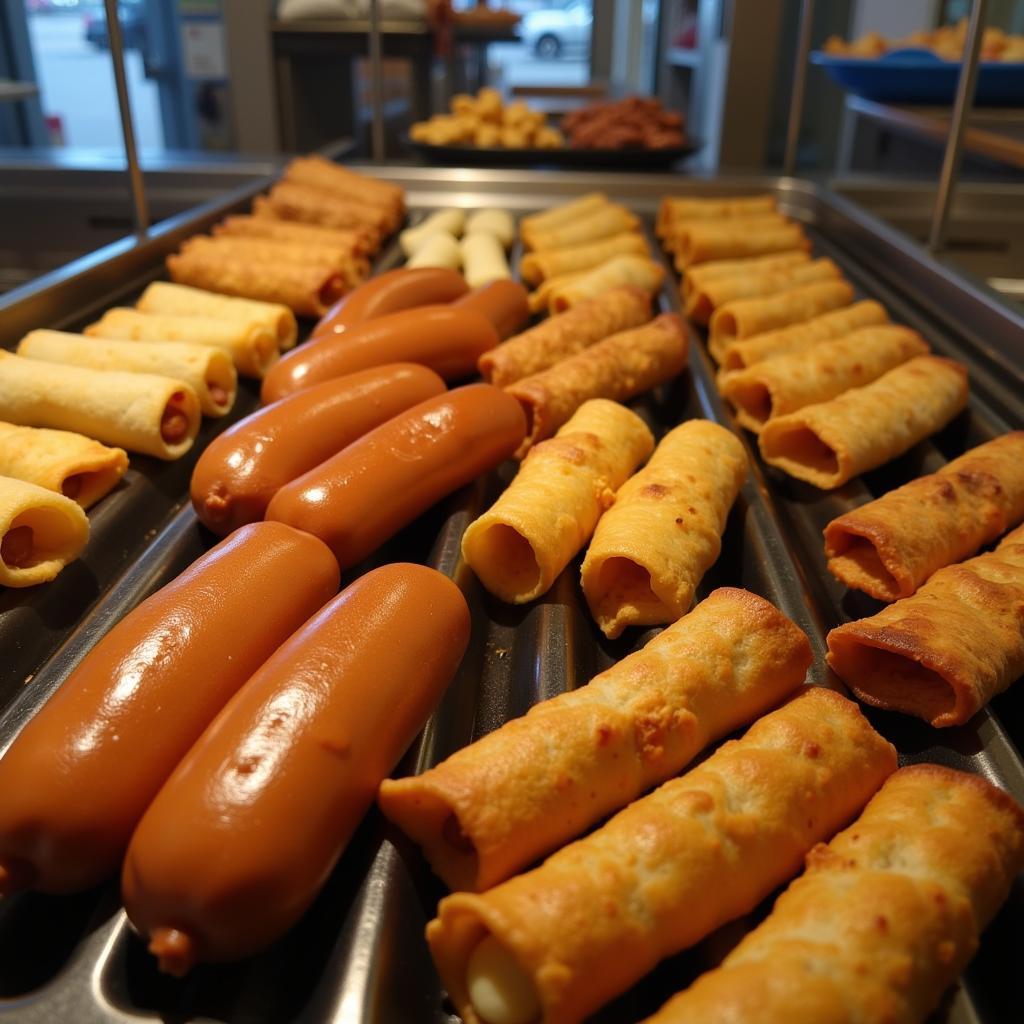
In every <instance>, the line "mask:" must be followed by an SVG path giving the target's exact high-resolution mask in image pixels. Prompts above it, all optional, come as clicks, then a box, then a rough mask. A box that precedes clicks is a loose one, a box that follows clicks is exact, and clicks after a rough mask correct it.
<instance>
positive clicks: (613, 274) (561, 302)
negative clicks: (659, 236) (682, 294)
mask: <svg viewBox="0 0 1024 1024" xmlns="http://www.w3.org/2000/svg"><path fill="white" fill-rule="evenodd" d="M664 280H665V268H664V267H663V266H662V265H661V264H660V263H655V262H654V260H652V259H649V258H648V257H646V256H616V257H615V258H614V259H610V260H608V261H607V262H606V263H602V264H601V265H600V266H598V267H594V269H593V270H588V271H587V272H586V273H585V274H583V275H581V276H580V277H577V278H574V279H573V280H571V281H569V282H568V283H567V284H566V285H564V286H563V287H560V288H555V289H553V290H552V291H551V292H550V294H549V295H548V310H549V312H551V313H564V312H565V311H566V310H567V309H571V308H572V307H573V306H575V305H577V304H578V303H580V302H583V300H584V299H592V298H594V297H595V296H597V295H604V293H605V292H607V291H610V290H611V289H612V288H621V287H622V286H623V285H629V286H630V287H632V288H639V289H640V290H641V291H644V292H646V293H647V294H648V295H653V294H654V293H655V292H656V291H657V290H658V289H659V288H660V287H661V283H662V281H664Z"/></svg>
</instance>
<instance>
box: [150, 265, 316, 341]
mask: <svg viewBox="0 0 1024 1024" xmlns="http://www.w3.org/2000/svg"><path fill="white" fill-rule="evenodd" d="M135 308H136V309H137V310H139V311H140V312H142V313H157V314H160V315H164V316H206V317H211V318H212V319H214V320H231V321H234V322H236V323H237V322H239V321H240V322H242V323H245V324H250V325H254V324H259V325H261V326H263V327H266V328H267V329H268V330H269V331H270V332H271V333H272V334H273V335H274V337H275V338H277V341H278V344H279V345H280V346H281V348H291V347H292V346H293V345H294V344H295V339H296V338H297V337H298V334H299V328H298V325H297V324H296V323H295V314H294V313H293V312H292V311H291V310H290V309H289V308H288V307H287V306H286V305H285V304H284V303H281V302H259V301H257V300H255V299H241V298H237V297H235V296H228V295H216V294H214V293H213V292H208V291H205V290H204V289H202V288H189V287H188V286H187V285H180V284H169V283H168V282H166V281H154V282H153V283H152V284H151V285H149V286H148V287H147V288H146V290H145V291H144V292H143V293H142V295H141V297H140V298H139V301H138V302H136V303H135Z"/></svg>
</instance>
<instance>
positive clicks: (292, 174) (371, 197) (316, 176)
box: [284, 153, 405, 228]
mask: <svg viewBox="0 0 1024 1024" xmlns="http://www.w3.org/2000/svg"><path fill="white" fill-rule="evenodd" d="M284 177H285V180H286V181H288V182H291V183H293V184H296V185H307V186H309V187H311V188H316V189H322V190H324V191H326V192H330V193H333V194H334V195H337V196H339V197H340V198H344V199H347V200H348V201H350V202H356V203H369V204H370V205H371V206H377V207H382V208H383V209H384V210H385V211H387V213H388V223H389V224H390V226H391V227H392V228H393V227H394V226H395V225H396V224H397V223H398V222H399V221H400V220H401V218H402V217H403V216H404V215H405V189H403V188H402V187H401V185H395V184H392V183H391V182H389V181H381V180H380V179H379V178H373V177H371V176H370V175H368V174H360V173H359V172H358V171H353V170H352V169H351V168H348V167H342V166H341V164H336V163H334V161H333V160H328V159H326V158H325V157H322V156H317V155H316V154H315V153H314V154H310V155H309V156H297V157H295V158H294V159H293V160H292V161H291V162H290V163H289V164H288V166H287V167H286V168H285V172H284Z"/></svg>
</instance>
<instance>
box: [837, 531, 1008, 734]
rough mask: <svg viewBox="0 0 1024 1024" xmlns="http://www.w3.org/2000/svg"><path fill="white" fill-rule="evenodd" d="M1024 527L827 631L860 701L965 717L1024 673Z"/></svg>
mask: <svg viewBox="0 0 1024 1024" xmlns="http://www.w3.org/2000/svg"><path fill="white" fill-rule="evenodd" d="M1022 622H1024V526H1018V527H1017V528H1016V529H1015V530H1014V531H1013V532H1012V533H1008V534H1007V535H1006V536H1005V537H1004V538H1003V540H1002V542H1001V543H1000V544H999V546H998V547H997V548H996V549H995V550H994V551H989V552H987V553H986V554H984V555H978V556H977V557H976V558H971V559H969V560H968V561H966V562H961V563H959V564H958V565H948V566H946V567H945V568H944V569H939V570H938V572H936V573H934V574H933V575H932V577H931V579H929V580H928V582H927V583H925V584H923V585H922V586H921V587H920V588H919V589H918V590H917V592H916V593H915V594H913V595H912V596H911V597H904V598H902V599H901V600H899V601H897V602H896V603H895V604H891V605H889V606H888V607H886V608H883V609H882V610H881V611H880V612H879V613H878V614H877V615H872V616H871V617H870V618H867V619H860V620H859V621H857V622H847V623H845V624H844V625H842V626H838V627H837V628H836V629H833V630H832V631H831V632H830V633H829V635H828V663H829V665H831V666H832V668H833V669H834V670H835V672H836V675H838V676H839V678H840V679H842V680H843V682H845V683H846V684H847V685H848V686H849V687H850V689H851V690H853V692H854V693H855V694H856V695H857V696H858V697H859V698H860V699H861V700H863V701H865V702H866V703H868V704H873V705H875V707H881V708H887V709H889V710H891V711H902V712H904V713H905V714H908V715H916V716H917V717H918V718H923V719H924V720H925V721H926V722H930V723H931V724H932V725H933V726H935V727H936V728H942V727H944V726H948V725H962V724H963V723H964V722H966V721H967V720H968V719H969V718H970V717H971V715H973V714H974V713H975V712H976V711H977V710H978V709H979V708H981V707H984V706H985V705H986V704H987V703H988V702H989V701H990V700H991V699H992V698H993V697H994V696H995V695H996V694H997V693H1001V692H1002V691H1003V690H1005V689H1006V688H1007V687H1008V686H1010V685H1011V684H1012V683H1013V682H1014V681H1015V680H1016V679H1018V678H1019V677H1020V676H1021V675H1024V629H1021V623H1022Z"/></svg>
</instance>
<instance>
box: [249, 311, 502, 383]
mask: <svg viewBox="0 0 1024 1024" xmlns="http://www.w3.org/2000/svg"><path fill="white" fill-rule="evenodd" d="M499 340H500V339H499V338H498V332H497V331H496V330H495V329H494V326H493V325H492V324H491V322H490V320H488V319H487V317H486V316H484V314H483V313H479V312H477V311H476V310H474V309H454V308H453V307H451V306H422V307H420V308H418V309H407V310H403V311H402V312H401V313H389V314H388V315H387V316H381V317H376V318H374V319H373V320H371V321H369V322H368V323H365V324H362V325H360V326H358V327H353V328H352V329H351V330H349V331H347V332H346V333H345V334H344V335H342V336H340V337H329V338H315V339H313V340H312V341H309V342H307V343H306V344H305V345H302V346H300V347H299V348H297V349H296V350H295V351H294V352H289V353H288V355H286V356H285V357H284V358H283V359H280V360H278V362H276V363H275V364H274V365H273V366H272V367H271V368H270V370H269V371H268V372H267V375H266V376H265V377H264V378H263V387H262V389H261V392H260V394H261V395H262V398H263V401H264V402H276V401H277V400H278V399H279V398H283V397H284V396H285V395H290V394H292V393H294V392H296V391H300V390H302V388H307V387H310V386H311V385H312V384H318V383H320V382H321V381H324V380H330V379H331V378H332V377H340V376H343V375H344V374H347V373H355V372H356V371H357V370H366V369H369V368H370V367H371V366H381V365H383V364H384V363H405V362H408V363H419V364H420V365H422V366H429V367H430V369H432V370H433V371H434V372H435V373H439V374H440V375H441V376H442V377H444V378H445V380H458V379H459V378H463V377H469V376H470V375H472V374H474V373H475V372H476V362H477V360H478V359H479V358H480V356H482V355H483V354H484V353H485V352H487V351H489V350H490V349H492V348H494V346H495V345H497V344H498V342H499Z"/></svg>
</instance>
